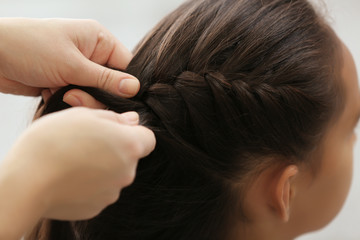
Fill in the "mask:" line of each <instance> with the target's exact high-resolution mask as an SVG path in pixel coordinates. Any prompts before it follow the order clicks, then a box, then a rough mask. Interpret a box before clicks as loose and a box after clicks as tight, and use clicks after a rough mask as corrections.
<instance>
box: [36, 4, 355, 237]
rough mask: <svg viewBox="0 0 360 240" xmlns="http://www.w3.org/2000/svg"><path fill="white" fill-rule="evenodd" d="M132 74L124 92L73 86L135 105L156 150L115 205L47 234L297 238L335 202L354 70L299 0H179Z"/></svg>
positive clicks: (351, 112) (347, 165)
mask: <svg viewBox="0 0 360 240" xmlns="http://www.w3.org/2000/svg"><path fill="white" fill-rule="evenodd" d="M127 72H129V73H130V74H133V75H135V76H136V77H138V78H139V80H140V81H141V89H140V92H139V94H138V95H137V96H136V97H134V98H132V99H122V98H119V97H116V96H113V95H111V94H109V93H106V92H103V91H101V90H99V89H93V88H81V89H83V90H84V91H87V92H88V93H90V94H91V95H93V96H94V97H95V98H96V99H97V100H99V101H100V102H102V103H103V104H105V105H106V106H108V107H109V109H111V110H113V111H116V112H125V111H129V110H135V111H137V112H138V113H139V114H140V118H141V122H142V124H143V125H145V126H147V127H149V128H151V129H152V130H153V131H154V132H155V135H156V138H157V147H156V149H155V151H154V152H153V153H152V154H151V155H150V156H148V157H146V159H143V160H141V161H140V163H139V166H138V170H137V177H136V179H135V182H134V183H133V184H132V185H131V186H129V187H128V188H126V189H124V190H123V191H122V193H121V197H120V199H119V200H118V201H117V202H116V203H115V204H113V205H111V206H109V207H108V208H107V209H105V210H104V211H103V212H102V213H101V214H100V215H99V216H97V217H96V218H94V219H91V220H88V221H82V222H73V223H68V222H58V221H53V222H51V224H50V227H48V232H50V233H49V234H50V235H49V236H50V237H49V239H76V238H75V236H80V239H115V238H116V239H292V238H294V237H296V236H298V235H300V234H302V233H304V232H308V231H312V230H315V229H319V228H321V227H323V226H325V225H326V224H327V223H328V222H329V221H331V219H333V218H334V216H335V215H336V214H337V212H338V211H339V210H340V208H341V206H342V204H343V202H344V200H345V197H346V195H347V191H348V189H349V186H350V180H351V163H352V156H351V152H352V143H353V141H354V140H353V127H354V124H355V122H356V120H357V119H356V113H357V112H359V109H360V101H359V93H358V90H357V89H358V87H357V79H356V71H355V68H354V64H353V61H352V59H351V55H350V53H349V52H348V50H346V47H345V46H344V45H343V44H342V43H341V41H340V40H339V39H338V38H337V37H336V35H335V33H334V32H333V31H332V30H331V28H330V27H329V26H328V25H327V24H326V22H325V21H324V20H323V19H322V18H321V17H320V16H319V15H318V14H317V13H316V12H315V10H314V9H313V7H312V6H311V5H310V4H309V3H308V2H307V1H305V0H291V1H290V0H216V1H214V0H193V1H188V2H186V3H184V4H183V5H182V6H180V7H179V8H178V9H177V10H175V11H174V12H173V13H171V14H170V15H169V16H168V17H166V18H164V19H163V20H162V21H161V22H160V23H159V24H158V26H156V27H155V29H154V30H153V31H152V32H151V33H150V34H149V35H148V36H147V37H146V38H145V39H144V40H143V41H142V42H141V43H140V44H139V46H138V48H137V50H136V52H135V57H134V58H133V60H132V61H131V63H130V65H129V66H128V69H127ZM74 87H75V88H80V87H76V86H70V87H66V88H63V89H61V90H59V91H58V92H57V93H56V94H54V96H53V97H52V98H51V99H50V100H49V101H48V102H47V103H46V105H45V106H44V110H43V112H42V114H47V113H51V112H53V111H57V110H61V109H63V108H66V107H69V106H67V105H66V104H65V103H63V102H62V101H61V100H62V96H63V94H64V93H65V92H66V91H67V90H69V89H70V88H74ZM45 227H46V226H45ZM66 229H67V231H65V230H66ZM66 234H67V235H66ZM264 236H266V237H264Z"/></svg>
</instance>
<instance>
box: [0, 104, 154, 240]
mask: <svg viewBox="0 0 360 240" xmlns="http://www.w3.org/2000/svg"><path fill="white" fill-rule="evenodd" d="M137 124H138V115H137V113H135V112H129V113H125V114H116V113H114V112H111V111H105V110H94V109H86V108H71V109H68V110H64V111H61V112H57V113H53V114H50V115H47V116H44V117H42V118H40V119H39V120H36V121H35V122H34V123H33V124H32V125H31V126H30V127H29V129H27V130H26V131H25V133H24V134H23V135H22V136H21V137H20V138H19V139H18V141H17V142H16V143H15V145H14V147H13V148H12V150H10V152H9V153H8V155H7V157H6V158H5V160H4V161H3V162H2V164H1V166H0V199H1V201H0V233H4V229H1V228H2V226H9V223H13V228H14V229H12V228H10V229H7V231H15V232H17V233H19V232H20V233H24V230H27V229H30V228H31V227H32V226H33V224H35V223H36V222H37V221H38V220H39V218H42V217H44V218H52V219H62V220H64V219H66V220H81V219H88V218H91V217H94V216H95V215H97V214H98V213H99V212H100V211H101V210H102V209H104V208H105V207H106V206H108V205H109V204H111V203H113V202H115V201H116V200H117V199H118V197H119V194H120V190H121V189H122V188H124V187H126V186H128V185H129V184H131V183H132V181H133V180H134V177H135V171H136V166H137V163H138V160H139V159H140V158H142V157H144V156H146V155H148V154H149V153H150V152H151V151H152V150H153V149H154V146H155V137H154V134H153V133H152V131H150V130H149V129H147V128H145V127H143V126H139V125H137ZM1 220H5V221H6V224H5V223H4V224H3V223H2V222H1ZM10 226H12V225H10ZM20 229H21V230H20ZM5 232H6V231H5ZM9 235H10V236H14V234H9ZM19 237H20V236H19Z"/></svg>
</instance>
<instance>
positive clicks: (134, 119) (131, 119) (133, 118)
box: [121, 112, 139, 124]
mask: <svg viewBox="0 0 360 240" xmlns="http://www.w3.org/2000/svg"><path fill="white" fill-rule="evenodd" d="M121 116H122V117H123V118H125V119H126V121H127V122H128V123H130V124H138V123H139V114H138V113H137V112H126V113H122V114H121Z"/></svg>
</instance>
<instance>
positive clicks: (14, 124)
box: [0, 0, 360, 240]
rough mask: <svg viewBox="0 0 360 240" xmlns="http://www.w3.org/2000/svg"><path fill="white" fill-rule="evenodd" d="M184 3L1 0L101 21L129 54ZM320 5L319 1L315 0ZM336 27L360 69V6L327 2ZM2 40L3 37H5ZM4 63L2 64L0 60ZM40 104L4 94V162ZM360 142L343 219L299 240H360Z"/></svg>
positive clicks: (9, 7)
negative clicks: (171, 11) (152, 29)
mask: <svg viewBox="0 0 360 240" xmlns="http://www.w3.org/2000/svg"><path fill="white" fill-rule="evenodd" d="M182 1H183V0H151V1H150V0H121V1H119V0H118V1H116V0H101V1H99V0H77V1H73V0H62V1H54V0H32V1H29V0H1V1H0V16H1V17H35V18H54V17H57V18H91V19H96V20H97V21H99V22H100V23H101V24H103V25H104V26H105V27H107V28H108V29H109V30H110V31H111V32H113V34H114V35H115V36H116V37H117V38H119V39H120V40H121V41H122V42H123V43H124V44H125V45H126V46H127V47H128V48H129V49H133V47H134V46H135V45H136V43H137V42H138V41H139V40H140V39H141V38H142V37H143V36H144V35H145V33H146V32H147V31H148V30H150V29H151V28H152V27H153V26H154V25H155V24H156V23H157V22H158V21H159V20H160V19H161V18H162V17H163V16H164V15H165V14H167V13H168V12H169V11H170V10H172V9H174V8H175V7H177V6H178V5H179V4H180V3H181V2H182ZM315 1H317V0H315ZM322 2H325V4H326V5H327V8H328V13H327V14H328V15H329V17H330V20H331V22H332V25H333V27H334V29H335V30H336V32H337V33H338V35H339V36H340V38H342V39H343V41H344V42H345V43H346V44H347V45H348V47H349V48H350V50H351V52H352V53H353V55H354V57H355V61H356V63H357V67H358V69H360V26H359V24H360V14H359V12H360V1H359V0H342V1H339V0H322ZM0 41H1V36H0ZM0 64H1V59H0ZM37 102H38V99H35V98H29V97H19V96H11V95H5V94H1V93H0V161H1V159H3V158H4V157H5V155H6V153H7V151H8V150H9V149H10V147H11V145H12V144H13V143H14V141H15V140H16V138H17V137H18V136H19V135H20V134H21V133H22V131H23V130H24V129H25V128H26V126H27V125H28V124H29V123H30V121H31V117H32V114H33V112H34V109H35V106H36V103H37ZM359 154H360V142H358V143H357V145H356V148H355V169H354V171H355V173H354V182H353V186H352V189H351V192H350V195H349V198H348V200H347V202H346V205H345V207H344V209H343V210H342V212H341V213H340V214H339V216H338V217H337V218H336V219H335V220H334V221H333V222H332V223H331V224H330V225H329V226H328V227H326V228H325V229H323V230H321V231H319V232H317V233H311V234H308V235H306V236H303V237H300V238H298V239H297V240H358V239H360V221H359V222H357V217H358V216H360V164H359V162H358V160H357V159H358V158H359V156H360V155H359Z"/></svg>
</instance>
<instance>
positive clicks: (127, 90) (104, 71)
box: [70, 56, 140, 97]
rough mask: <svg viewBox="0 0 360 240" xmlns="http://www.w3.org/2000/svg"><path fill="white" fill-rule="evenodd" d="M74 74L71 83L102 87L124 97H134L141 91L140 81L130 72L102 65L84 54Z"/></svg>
mask: <svg viewBox="0 0 360 240" xmlns="http://www.w3.org/2000/svg"><path fill="white" fill-rule="evenodd" d="M78 61H81V64H80V65H79V67H77V68H76V72H74V73H73V74H72V79H70V83H71V84H75V85H80V86H90V87H96V88H101V89H103V90H105V91H108V92H112V93H114V94H117V95H120V96H122V97H133V96H135V95H136V93H137V92H138V91H139V88H140V82H139V80H137V79H136V78H135V77H134V76H131V75H130V74H127V73H124V72H121V71H117V70H112V69H110V68H106V67H104V66H101V65H99V64H97V63H95V62H92V61H91V60H89V59H87V58H86V57H84V56H81V59H79V60H78Z"/></svg>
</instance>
